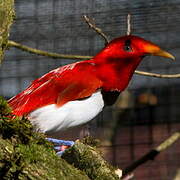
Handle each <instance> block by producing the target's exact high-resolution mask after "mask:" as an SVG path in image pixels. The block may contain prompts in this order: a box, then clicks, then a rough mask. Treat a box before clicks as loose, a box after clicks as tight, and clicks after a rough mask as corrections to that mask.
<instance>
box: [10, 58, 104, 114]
mask: <svg viewBox="0 0 180 180" xmlns="http://www.w3.org/2000/svg"><path fill="white" fill-rule="evenodd" d="M93 66H94V65H93V63H89V62H88V61H85V62H79V63H74V64H71V65H66V66H63V67H60V68H58V69H55V70H53V71H50V72H49V73H47V74H45V75H44V76H42V77H41V78H39V79H37V80H35V81H33V82H32V84H31V85H30V86H29V87H28V88H27V89H25V90H24V91H23V92H21V93H19V94H18V95H16V96H14V97H13V98H11V99H10V100H9V101H8V103H9V105H10V107H11V108H12V109H13V113H14V114H16V115H19V116H21V115H24V114H28V113H29V112H32V111H33V110H35V109H37V108H40V107H43V106H46V105H49V104H57V106H58V107H60V106H62V105H64V104H65V103H67V102H69V101H72V100H77V99H83V98H86V97H88V96H90V95H91V94H92V93H94V92H95V91H96V90H97V89H98V88H101V86H102V82H101V80H99V79H98V78H97V77H96V75H95V72H94V70H95V68H94V67H93Z"/></svg>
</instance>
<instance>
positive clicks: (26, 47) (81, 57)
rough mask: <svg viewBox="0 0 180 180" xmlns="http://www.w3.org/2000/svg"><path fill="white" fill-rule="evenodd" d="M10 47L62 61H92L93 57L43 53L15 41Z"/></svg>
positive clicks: (9, 43) (11, 42)
mask: <svg viewBox="0 0 180 180" xmlns="http://www.w3.org/2000/svg"><path fill="white" fill-rule="evenodd" d="M7 45H8V47H15V48H18V49H21V50H22V51H27V52H29V53H32V54H37V55H42V56H47V57H51V58H54V59H56V58H62V59H90V58H92V56H81V55H71V54H58V53H52V52H47V51H42V50H39V49H35V48H31V47H28V46H25V45H22V44H20V43H17V42H15V41H8V44H7Z"/></svg>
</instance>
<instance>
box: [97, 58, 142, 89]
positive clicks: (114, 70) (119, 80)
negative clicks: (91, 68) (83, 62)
mask: <svg viewBox="0 0 180 180" xmlns="http://www.w3.org/2000/svg"><path fill="white" fill-rule="evenodd" d="M94 61H95V62H96V67H97V69H96V73H97V76H98V77H99V78H100V79H101V80H102V82H103V89H104V90H105V91H123V90H124V89H125V88H126V87H127V85H128V83H129V81H130V80H131V78H132V75H133V73H134V71H135V69H136V68H137V66H138V65H139V63H140V62H141V58H139V59H125V60H124V59H123V60H120V59H110V58H104V59H102V58H101V59H99V58H98V57H95V59H94Z"/></svg>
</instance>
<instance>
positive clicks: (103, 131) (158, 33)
mask: <svg viewBox="0 0 180 180" xmlns="http://www.w3.org/2000/svg"><path fill="white" fill-rule="evenodd" d="M129 12H130V13H131V15H132V31H133V33H134V34H135V35H139V36H141V37H144V38H145V39H148V40H151V41H153V42H154V43H156V44H159V45H160V46H161V47H163V49H166V50H168V51H169V52H171V53H172V54H174V55H175V57H177V61H176V62H170V61H168V60H165V59H163V58H159V57H150V58H146V59H145V60H144V61H143V62H142V64H141V65H140V66H139V69H140V70H143V71H148V72H151V71H152V72H157V73H179V72H180V61H178V58H179V56H180V46H179V44H180V36H179V31H180V19H179V14H180V1H179V0H171V1H170V0H166V1H160V0H148V1H142V0H135V1H133V2H129V1H123V0H113V1H110V0H101V1H98V0H95V1H93V0H90V1H89V0H84V1H79V0H76V1H73V0H52V1H48V0H43V1H40V0H38V1H37V0H29V1H23V0H17V1H16V20H15V23H14V25H13V28H12V32H11V34H10V39H12V40H14V41H17V42H19V43H22V44H25V45H28V46H30V47H34V48H37V49H41V50H46V51H50V52H57V53H64V54H79V55H95V54H96V53H97V52H98V51H99V50H100V49H101V48H102V47H103V46H104V42H103V40H102V39H101V37H100V36H98V35H97V34H96V33H94V32H93V31H92V30H90V29H88V26H87V24H86V23H85V22H84V21H83V19H82V16H83V15H84V14H87V15H89V16H90V17H92V18H94V21H95V23H96V25H97V26H98V27H100V28H101V29H102V30H103V31H104V32H105V33H106V34H107V35H108V36H109V37H110V38H111V39H112V38H114V37H118V36H121V35H124V34H126V30H127V25H126V16H127V14H128V13H129ZM72 62H75V60H73V59H70V60H65V59H51V58H47V57H43V56H37V55H33V54H29V53H27V52H23V51H21V50H18V49H14V48H11V49H10V50H9V51H7V52H6V56H5V61H4V62H3V64H2V67H1V69H0V94H1V95H3V96H5V97H6V98H10V97H11V96H13V95H15V94H17V93H18V92H20V91H21V90H23V89H24V88H25V87H27V86H28V84H29V83H30V82H31V81H32V80H33V79H35V78H37V77H39V76H41V75H43V74H44V73H46V72H48V71H50V70H52V69H54V68H57V67H59V66H62V65H64V64H68V63H72ZM179 90H180V79H158V78H151V77H145V76H139V75H134V77H133V79H132V81H131V83H130V85H129V87H128V95H127V96H126V97H127V98H128V99H126V98H125V100H124V101H128V102H129V103H130V104H128V105H126V106H125V107H124V106H123V108H122V106H121V105H118V104H116V106H113V107H109V108H106V109H105V110H104V112H103V113H101V114H100V115H99V116H98V117H97V118H96V120H95V121H93V122H92V123H91V127H90V129H91V132H92V134H93V135H95V136H96V137H100V138H101V139H102V140H103V143H102V149H103V150H104V152H105V154H106V157H107V159H109V161H111V162H112V163H113V164H116V165H119V166H120V167H125V166H127V165H128V164H129V163H131V162H132V161H133V160H134V159H137V158H138V157H140V156H141V155H142V154H143V153H145V152H147V151H148V150H149V149H150V148H152V147H154V146H156V145H157V144H158V143H160V142H161V141H162V140H164V139H165V138H166V137H168V136H169V135H170V134H171V133H172V132H175V131H177V130H179V129H180V111H179V107H180V91H179ZM120 102H122V101H120ZM179 145H180V144H175V145H174V147H173V148H171V149H169V150H167V152H166V153H164V154H162V155H160V156H159V157H158V159H157V160H156V161H155V162H153V163H148V164H147V165H145V166H143V167H141V168H139V170H137V171H136V177H137V178H139V179H148V180H149V179H153V180H155V179H158V180H159V179H163V180H164V179H172V177H173V176H174V174H175V171H176V170H177V168H178V167H179V166H180V162H179V160H178V157H180V152H179V151H178V148H179ZM179 149H180V148H179Z"/></svg>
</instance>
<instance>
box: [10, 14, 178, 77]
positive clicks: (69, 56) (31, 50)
mask: <svg viewBox="0 0 180 180" xmlns="http://www.w3.org/2000/svg"><path fill="white" fill-rule="evenodd" d="M83 17H84V19H85V21H86V23H87V24H88V25H89V27H90V28H91V29H93V30H94V31H95V32H96V33H98V34H99V35H100V36H101V37H102V38H103V39H104V41H105V43H109V39H108V37H107V36H106V35H105V33H103V31H102V30H101V29H100V28H98V27H96V25H95V24H94V23H92V20H91V19H90V18H89V17H87V16H86V15H84V16H83ZM130 18H131V16H130V14H128V17H127V26H128V28H127V29H128V30H127V34H130V33H131V24H130ZM7 46H8V47H15V48H18V49H21V50H22V51H27V52H29V53H32V54H37V55H42V56H47V57H51V58H54V59H57V58H62V59H78V60H86V59H91V58H92V57H93V56H81V55H72V54H59V53H52V52H47V51H43V50H39V49H35V48H31V47H28V46H25V45H22V44H20V43H17V42H15V41H10V40H9V41H8V43H7ZM135 74H138V75H142V76H149V77H156V78H180V74H179V73H178V74H159V73H150V72H144V71H138V70H136V71H135Z"/></svg>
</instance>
